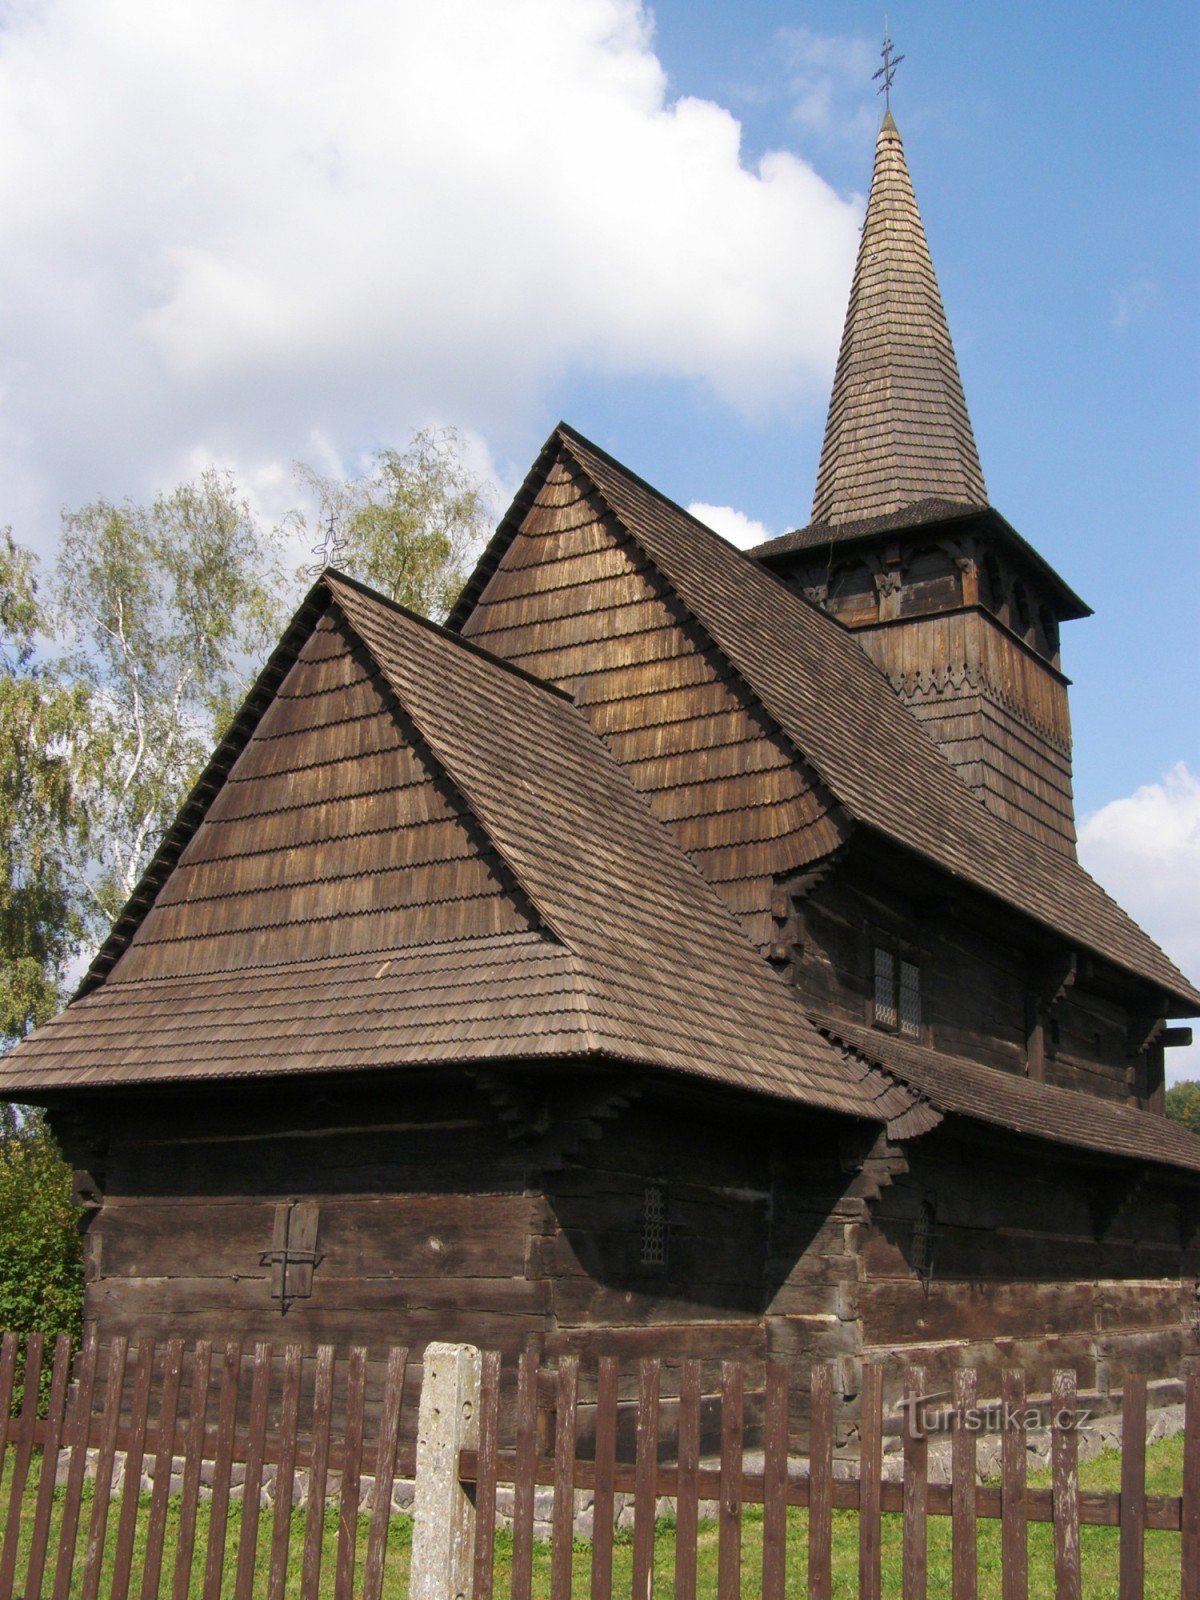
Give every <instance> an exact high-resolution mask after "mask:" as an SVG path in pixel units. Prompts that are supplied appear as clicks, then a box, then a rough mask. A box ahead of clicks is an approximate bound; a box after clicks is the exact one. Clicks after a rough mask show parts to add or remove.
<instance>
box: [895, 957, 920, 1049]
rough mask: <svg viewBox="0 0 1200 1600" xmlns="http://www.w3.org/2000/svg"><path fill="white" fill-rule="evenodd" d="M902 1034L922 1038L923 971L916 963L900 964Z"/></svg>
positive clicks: (906, 962)
mask: <svg viewBox="0 0 1200 1600" xmlns="http://www.w3.org/2000/svg"><path fill="white" fill-rule="evenodd" d="M900 1032H901V1033H906V1034H908V1036H909V1038H911V1039H919V1038H920V1037H921V969H920V967H918V966H917V964H916V963H915V962H914V961H902V962H901V963H900Z"/></svg>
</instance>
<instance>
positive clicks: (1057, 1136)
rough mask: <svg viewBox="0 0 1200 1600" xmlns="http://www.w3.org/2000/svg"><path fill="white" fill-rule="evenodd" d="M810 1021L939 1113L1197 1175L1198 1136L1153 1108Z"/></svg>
mask: <svg viewBox="0 0 1200 1600" xmlns="http://www.w3.org/2000/svg"><path fill="white" fill-rule="evenodd" d="M815 1020H816V1021H817V1023H818V1026H819V1027H820V1028H821V1029H822V1031H823V1032H824V1033H825V1034H826V1035H827V1037H829V1038H830V1039H834V1040H836V1041H838V1042H839V1043H841V1044H843V1045H845V1046H847V1048H848V1049H850V1050H851V1051H852V1052H853V1053H854V1054H855V1055H856V1056H857V1057H858V1059H859V1060H861V1061H869V1062H871V1063H873V1064H874V1065H876V1066H880V1067H883V1068H884V1069H885V1070H886V1071H888V1072H890V1073H892V1074H893V1075H894V1076H895V1077H896V1078H898V1079H899V1080H900V1081H901V1082H902V1083H906V1084H908V1086H909V1087H910V1088H912V1089H915V1090H916V1091H917V1093H919V1094H920V1095H921V1096H922V1097H923V1098H924V1099H925V1100H927V1101H928V1102H929V1103H930V1104H931V1105H933V1106H935V1107H936V1108H937V1109H938V1110H939V1111H942V1112H948V1113H952V1114H954V1115H956V1116H961V1117H969V1118H971V1119H972V1120H973V1121H977V1122H984V1123H987V1124H988V1125H989V1126H991V1127H1001V1128H1008V1129H1010V1130H1011V1131H1012V1132H1013V1133H1019V1134H1027V1135H1030V1136H1032V1137H1033V1138H1037V1139H1045V1140H1047V1141H1048V1142H1050V1143H1051V1144H1057V1145H1069V1146H1071V1147H1072V1148H1073V1149H1079V1150H1093V1151H1096V1152H1097V1153H1099V1154H1103V1155H1106V1156H1123V1157H1125V1158H1126V1159H1127V1160H1129V1161H1136V1162H1149V1163H1152V1164H1154V1165H1161V1166H1170V1167H1178V1168H1180V1169H1182V1170H1184V1171H1187V1172H1192V1173H1200V1137H1197V1135H1196V1134H1194V1133H1190V1132H1189V1131H1188V1130H1187V1129H1186V1128H1184V1127H1181V1126H1180V1124H1179V1123H1177V1122H1172V1121H1171V1120H1170V1119H1169V1118H1167V1117H1163V1116H1160V1115H1159V1114H1157V1113H1156V1112H1152V1111H1142V1110H1140V1109H1139V1108H1138V1107H1137V1106H1131V1105H1122V1104H1120V1103H1118V1102H1117V1101H1114V1100H1105V1099H1102V1098H1101V1097H1100V1096H1099V1095H1094V1094H1084V1093H1083V1092H1082V1091H1080V1090H1078V1089H1063V1088H1059V1087H1058V1086H1057V1085H1056V1084H1051V1083H1033V1082H1031V1081H1030V1080H1029V1079H1028V1078H1019V1077H1017V1076H1016V1075H1015V1074H1013V1073H1010V1072H1004V1071H1001V1070H1000V1069H999V1068H996V1067H986V1066H983V1065H982V1064H981V1063H980V1062H978V1061H968V1060H967V1059H966V1058H965V1057H963V1056H950V1055H945V1054H944V1053H943V1052H942V1051H940V1050H931V1049H929V1048H928V1046H926V1045H921V1044H915V1043H913V1042H911V1041H910V1040H907V1039H900V1038H897V1037H896V1036H895V1035H894V1034H884V1033H880V1032H879V1030H878V1029H875V1028H862V1027H855V1026H854V1025H853V1024H851V1023H847V1022H841V1021H835V1020H833V1019H831V1018H824V1017H822V1018H816V1019H815Z"/></svg>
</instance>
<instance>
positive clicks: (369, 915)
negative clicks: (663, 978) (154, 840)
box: [113, 609, 536, 981]
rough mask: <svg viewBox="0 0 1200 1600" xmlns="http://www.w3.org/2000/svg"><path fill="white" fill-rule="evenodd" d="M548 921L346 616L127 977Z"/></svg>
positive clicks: (310, 651) (307, 648) (127, 960)
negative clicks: (516, 878) (517, 881)
mask: <svg viewBox="0 0 1200 1600" xmlns="http://www.w3.org/2000/svg"><path fill="white" fill-rule="evenodd" d="M535 922H536V919H535V917H534V914H533V912H532V910H531V909H530V908H529V906H528V902H527V901H526V900H525V899H524V897H523V896H522V895H521V893H520V891H519V890H518V889H517V888H516V887H515V885H514V884H513V883H512V880H511V877H510V875H508V874H507V873H506V871H505V869H504V868H503V866H502V863H501V862H500V860H499V858H498V857H497V855H496V853H495V851H494V849H493V848H492V847H491V845H490V843H489V842H488V840H487V839H486V837H485V836H484V834H483V832H482V830H481V829H480V828H479V826H478V824H477V823H476V822H475V820H474V818H473V817H472V816H471V815H470V813H469V811H468V809H467V805H466V802H465V801H464V799H463V797H462V796H461V794H459V793H458V791H457V790H456V789H455V787H454V785H453V784H452V783H451V782H450V781H449V779H448V778H447V777H446V775H445V773H444V772H443V771H442V770H441V768H440V767H439V765H438V763H437V762H436V761H435V759H434V757H433V755H432V754H431V752H430V751H429V749H428V746H427V745H425V743H424V741H423V740H422V739H421V737H420V735H419V734H418V733H417V731H416V729H415V728H414V727H413V725H412V723H411V720H410V719H409V718H408V717H407V716H406V715H405V713H404V712H403V711H402V710H401V709H400V707H399V706H398V705H397V704H396V702H395V699H394V697H393V696H392V695H391V693H390V691H389V689H388V687H387V685H386V683H385V682H384V680H383V677H382V675H381V673H380V671H379V668H378V667H377V666H376V665H375V663H374V662H373V661H372V660H371V658H370V656H369V655H368V653H367V652H366V651H365V650H364V649H363V647H362V646H361V644H359V643H357V642H356V641H355V639H354V637H353V635H352V634H351V633H350V631H349V630H348V629H347V627H346V625H345V623H344V622H342V621H340V620H339V618H338V616H337V614H336V613H335V612H334V611H333V610H332V609H331V610H328V611H327V612H326V613H325V615H324V617H322V619H321V620H320V622H319V623H318V624H317V626H316V628H315V629H314V630H313V632H312V634H311V635H310V637H309V639H308V641H307V643H306V644H305V645H304V647H303V649H302V650H301V651H300V654H299V656H298V657H297V659H296V661H295V663H294V664H293V666H292V667H291V669H290V670H289V671H288V673H287V675H286V676H285V678H284V680H283V682H282V684H281V685H280V686H279V689H278V690H277V691H276V694H275V697H274V699H273V700H272V702H271V704H270V705H269V707H268V708H267V710H266V712H265V714H264V715H263V716H262V718H261V719H260V721H259V723H258V726H257V728H256V729H255V731H254V733H253V735H252V737H251V738H250V740H249V742H248V743H247V744H246V746H245V748H244V749H243V750H242V752H241V754H240V755H239V757H238V758H237V760H236V761H235V762H234V764H233V766H232V768H231V770H230V772H229V774H228V776H227V778H226V780H225V783H224V785H223V787H222V788H221V790H220V792H219V793H218V794H217V796H216V798H215V799H214V800H213V802H212V804H211V805H210V806H209V808H208V810H207V812H206V814H205V816H204V818H203V820H202V821H201V823H200V825H199V827H198V828H197V829H196V831H195V833H194V834H193V835H192V837H191V839H190V840H189V842H188V844H187V845H186V847H185V848H184V850H183V852H182V854H181V855H180V857H179V860H178V862H177V863H176V865H175V868H174V871H173V872H172V873H171V876H170V877H169V879H168V880H167V882H166V883H165V884H164V885H163V887H162V888H161V890H160V891H159V893H158V895H157V897H156V899H155V902H154V904H153V906H152V907H151V909H150V910H149V911H148V913H147V914H146V916H145V917H144V919H143V920H142V922H141V925H140V926H139V928H138V931H137V933H136V935H135V936H134V938H133V940H132V942H131V944H130V947H129V949H128V950H127V951H126V953H125V954H124V955H123V956H122V957H121V960H120V961H119V962H118V964H117V967H116V969H115V970H114V973H113V978H114V979H115V980H117V981H129V980H131V979H135V978H158V977H168V976H172V977H179V976H184V975H194V974H199V973H208V972H220V971H233V970H237V969H240V968H245V967H262V966H271V965H274V964H277V963H279V962H282V961H288V962H295V961H308V960H316V959H323V958H326V957H337V956H348V955H357V954H362V953H363V952H368V951H375V950H383V949H388V950H393V949H397V948H403V947H406V946H414V945H429V944H438V943H442V942H444V941H447V940H456V939H464V938H468V937H479V936H484V935H490V934H499V933H519V932H525V931H527V930H529V929H531V928H532V927H534V926H535Z"/></svg>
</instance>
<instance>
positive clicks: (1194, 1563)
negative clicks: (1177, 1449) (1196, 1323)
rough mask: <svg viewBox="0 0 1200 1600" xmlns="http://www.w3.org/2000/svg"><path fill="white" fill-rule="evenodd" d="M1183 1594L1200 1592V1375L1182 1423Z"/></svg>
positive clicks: (1190, 1385) (1184, 1597) (1189, 1597)
mask: <svg viewBox="0 0 1200 1600" xmlns="http://www.w3.org/2000/svg"><path fill="white" fill-rule="evenodd" d="M1179 1511H1180V1516H1179V1526H1180V1541H1179V1542H1180V1549H1179V1569H1180V1594H1181V1600H1195V1595H1196V1592H1197V1590H1198V1589H1200V1372H1190V1373H1189V1374H1188V1379H1187V1389H1186V1391H1185V1409H1184V1423H1183V1494H1182V1500H1181V1504H1180V1508H1179Z"/></svg>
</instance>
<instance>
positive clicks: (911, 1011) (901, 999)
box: [872, 945, 921, 1039]
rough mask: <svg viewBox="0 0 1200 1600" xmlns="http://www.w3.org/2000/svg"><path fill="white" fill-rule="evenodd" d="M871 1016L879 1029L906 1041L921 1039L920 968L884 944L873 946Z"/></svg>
mask: <svg viewBox="0 0 1200 1600" xmlns="http://www.w3.org/2000/svg"><path fill="white" fill-rule="evenodd" d="M872 1016H873V1019H874V1021H875V1023H876V1025H877V1026H878V1027H880V1028H890V1029H893V1030H896V1031H898V1032H900V1033H903V1034H905V1035H906V1036H907V1037H908V1038H910V1039H919V1038H920V1037H921V969H920V967H919V966H918V965H917V963H916V962H915V961H905V960H904V959H903V958H902V957H900V956H898V955H897V954H896V953H895V951H894V950H889V949H888V948H887V946H886V945H876V946H875V991H874V1001H873V1005H872Z"/></svg>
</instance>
